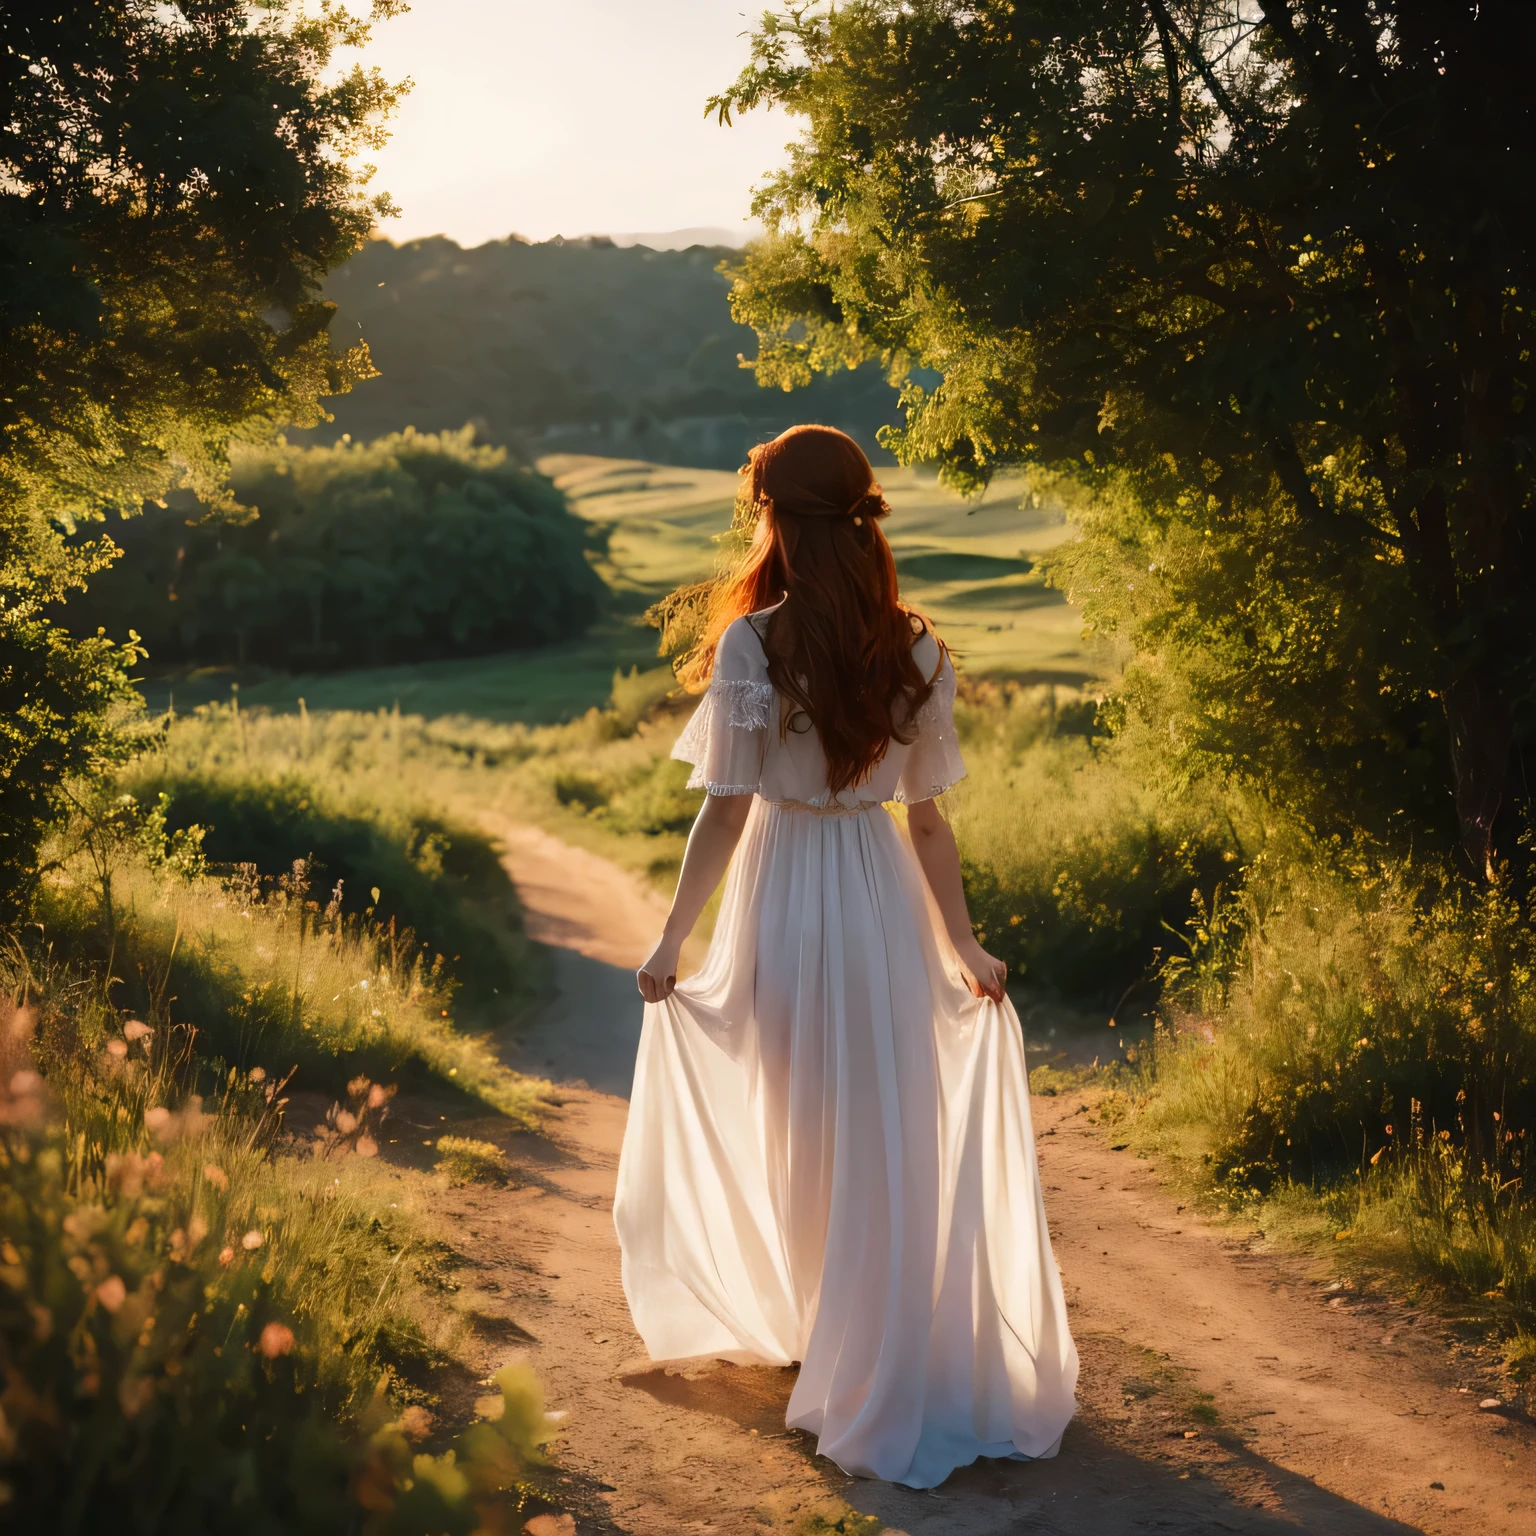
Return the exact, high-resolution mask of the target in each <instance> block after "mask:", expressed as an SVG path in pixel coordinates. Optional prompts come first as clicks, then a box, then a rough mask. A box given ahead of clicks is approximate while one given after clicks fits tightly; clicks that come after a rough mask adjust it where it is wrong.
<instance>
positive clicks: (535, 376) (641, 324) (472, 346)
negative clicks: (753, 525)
mask: <svg viewBox="0 0 1536 1536" xmlns="http://www.w3.org/2000/svg"><path fill="white" fill-rule="evenodd" d="M730 254H731V253H730V252H728V251H727V250H725V249H723V248H720V247H704V246H695V247H693V248H692V249H690V250H685V251H653V250H648V249H646V248H645V247H643V246H633V247H629V248H626V249H619V248H616V247H615V246H614V245H612V244H611V243H610V242H609V241H607V240H603V239H592V240H551V241H548V242H546V243H545V244H542V245H530V244H528V243H527V242H526V241H524V240H521V239H519V238H517V237H516V236H513V237H510V238H508V239H506V240H495V241H491V242H489V243H487V244H485V245H482V246H478V247H476V248H475V249H473V250H461V249H460V248H459V247H458V246H457V245H456V244H455V243H454V242H453V241H451V240H447V239H444V238H442V237H441V236H438V237H435V238H432V239H428V240H412V241H409V242H407V243H405V244H403V245H398V246H397V245H393V244H391V243H390V242H389V241H388V240H371V241H369V242H368V244H367V245H366V246H364V247H363V249H362V250H361V251H360V252H359V253H358V254H357V255H356V256H355V257H353V259H352V260H351V261H350V262H348V263H347V265H345V266H344V267H342V268H340V269H339V270H338V271H336V272H335V273H333V274H332V275H331V277H330V279H329V280H328V281H327V283H326V295H327V297H328V298H329V299H330V300H331V301H333V302H334V303H335V304H336V305H337V317H336V322H335V326H336V334H337V335H341V336H349V337H350V336H362V337H366V338H367V343H368V347H369V350H370V354H371V356H372V357H373V358H374V359H375V360H376V361H377V363H378V366H379V369H380V370H381V372H380V376H379V377H378V378H376V379H372V380H370V381H369V382H368V383H367V385H366V386H365V387H363V388H360V389H358V390H356V391H354V392H353V393H352V394H351V395H349V396H348V397H347V398H346V400H345V401H339V402H337V405H336V407H335V410H336V419H335V423H334V425H331V426H327V427H324V428H322V429H321V433H322V434H323V435H324V436H326V437H329V436H332V435H334V434H336V433H340V432H350V433H351V434H352V436H353V437H354V438H357V439H365V438H370V437H375V436H378V435H379V434H381V433H385V432H398V431H399V430H400V429H401V428H402V427H405V426H408V425H409V426H414V427H416V428H417V429H418V430H419V431H423V432H445V431H452V430H454V429H456V428H458V427H461V426H462V425H463V424H464V423H465V422H466V421H470V422H474V423H475V424H476V426H477V427H478V428H479V430H480V431H481V432H482V433H483V434H484V435H485V436H486V437H488V438H489V439H490V440H491V441H493V442H499V443H511V444H515V445H517V446H518V447H519V448H521V449H523V450H524V451H525V452H527V453H528V454H529V455H530V456H532V455H533V454H534V453H536V452H553V453H607V454H620V455H623V456H625V457H636V458H645V459H653V460H656V461H657V462H659V463H663V464H687V465H707V466H712V467H715V468H719V469H731V470H734V469H735V468H736V467H737V466H738V465H739V464H740V463H741V462H742V460H743V459H744V458H745V457H746V453H747V449H748V448H750V447H751V446H752V444H753V443H755V442H758V441H760V440H761V439H762V438H764V437H771V436H773V435H774V434H775V433H777V432H779V431H781V430H783V428H785V427H787V426H790V425H792V424H793V423H794V422H796V421H800V420H802V419H804V418H805V416H806V415H807V414H808V415H809V416H810V417H812V418H813V419H815V420H821V421H832V422H834V423H835V424H836V425H838V426H841V427H844V428H846V429H847V430H849V431H851V432H853V433H854V434H855V435H856V436H858V437H859V438H860V439H861V440H863V441H864V442H866V443H868V445H869V446H870V447H871V448H874V446H875V433H876V431H877V430H878V429H879V428H880V427H881V426H883V425H885V424H886V423H888V422H891V421H893V420H894V419H895V417H896V394H895V391H894V390H893V389H891V387H890V386H889V384H887V382H886V380H885V379H884V377H883V376H882V374H881V372H880V370H879V369H878V368H871V369H866V370H864V371H863V372H862V373H859V374H856V375H854V376H853V377H850V378H846V379H838V380H822V381H820V382H819V384H818V386H817V387H816V388H814V389H812V390H811V392H810V393H809V395H808V396H807V397H806V398H804V399H800V400H786V399H785V398H784V397H783V395H782V394H779V393H769V392H767V391H765V390H763V389H760V388H759V387H758V384H757V381H756V380H755V379H754V378H753V376H752V374H751V373H750V372H748V371H744V370H743V369H742V367H741V365H740V356H741V354H742V353H743V352H750V351H751V350H752V333H751V332H750V331H749V330H748V329H747V328H746V327H745V326H743V325H738V324H736V323H734V322H733V321H732V318H731V312H730V307H729V304H728V303H727V298H726V294H727V288H728V284H727V281H726V279H725V278H724V277H722V276H721V275H720V273H719V271H718V267H719V265H720V263H721V261H722V259H724V258H725V257H727V256H728V255H730Z"/></svg>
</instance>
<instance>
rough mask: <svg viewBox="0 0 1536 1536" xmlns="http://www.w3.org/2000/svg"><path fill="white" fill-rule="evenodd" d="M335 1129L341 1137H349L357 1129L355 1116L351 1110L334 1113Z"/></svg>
mask: <svg viewBox="0 0 1536 1536" xmlns="http://www.w3.org/2000/svg"><path fill="white" fill-rule="evenodd" d="M336 1129H337V1130H338V1131H340V1132H341V1134H342V1135H343V1136H350V1135H351V1134H352V1132H353V1131H355V1130H356V1129H357V1116H356V1115H354V1114H353V1113H352V1112H351V1110H347V1109H342V1110H338V1111H337V1113H336Z"/></svg>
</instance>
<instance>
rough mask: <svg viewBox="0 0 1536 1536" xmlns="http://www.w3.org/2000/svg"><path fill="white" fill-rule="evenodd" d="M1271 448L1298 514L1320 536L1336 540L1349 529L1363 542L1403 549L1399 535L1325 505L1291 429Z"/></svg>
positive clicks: (1272, 441)
mask: <svg viewBox="0 0 1536 1536" xmlns="http://www.w3.org/2000/svg"><path fill="white" fill-rule="evenodd" d="M1268 447H1269V455H1270V458H1271V459H1272V460H1273V461H1274V465H1275V473H1276V475H1277V476H1278V477H1279V479H1280V484H1281V486H1282V488H1283V489H1284V490H1285V493H1286V494H1287V495H1288V496H1289V497H1290V498H1291V500H1292V502H1294V503H1295V506H1296V510H1297V511H1298V512H1299V513H1301V515H1302V517H1304V518H1305V519H1306V520H1307V522H1308V523H1310V524H1311V525H1312V526H1313V527H1315V528H1316V529H1318V531H1319V532H1321V533H1323V534H1325V535H1326V536H1327V537H1329V538H1331V539H1335V540H1336V539H1337V538H1338V535H1339V532H1340V530H1341V529H1345V528H1348V529H1352V530H1353V531H1354V532H1355V533H1356V534H1357V535H1358V536H1360V537H1362V538H1367V539H1371V540H1374V541H1375V542H1377V543H1380V544H1387V545H1390V546H1391V547H1392V548H1394V549H1401V548H1402V546H1403V541H1402V540H1401V539H1400V538H1399V537H1398V536H1397V535H1396V534H1395V533H1388V532H1387V531H1386V529H1385V528H1378V527H1377V526H1376V524H1375V523H1373V522H1371V520H1370V519H1369V518H1365V517H1360V516H1358V515H1357V514H1356V513H1354V512H1330V511H1329V510H1328V509H1327V508H1326V507H1325V506H1324V505H1323V504H1322V502H1321V501H1320V500H1319V499H1318V495H1317V492H1316V491H1315V490H1313V489H1312V482H1311V481H1310V480H1309V479H1308V478H1307V471H1306V466H1305V465H1304V464H1303V463H1302V462H1301V454H1300V453H1299V452H1297V449H1296V440H1295V438H1293V437H1292V436H1291V434H1290V430H1289V429H1288V428H1287V429H1286V430H1284V431H1281V432H1276V433H1275V434H1274V435H1273V436H1272V437H1271V438H1270V439H1269V443H1268Z"/></svg>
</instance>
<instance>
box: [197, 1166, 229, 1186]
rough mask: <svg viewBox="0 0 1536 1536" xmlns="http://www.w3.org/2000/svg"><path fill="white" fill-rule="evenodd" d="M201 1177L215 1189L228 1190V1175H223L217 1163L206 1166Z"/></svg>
mask: <svg viewBox="0 0 1536 1536" xmlns="http://www.w3.org/2000/svg"><path fill="white" fill-rule="evenodd" d="M203 1177H204V1178H205V1179H207V1180H208V1182H209V1183H210V1184H212V1185H213V1187H214V1188H215V1189H228V1188H229V1175H228V1174H227V1173H225V1172H224V1170H223V1169H222V1168H220V1167H219V1165H218V1164H217V1163H209V1164H208V1166H207V1167H206V1168H204V1169H203Z"/></svg>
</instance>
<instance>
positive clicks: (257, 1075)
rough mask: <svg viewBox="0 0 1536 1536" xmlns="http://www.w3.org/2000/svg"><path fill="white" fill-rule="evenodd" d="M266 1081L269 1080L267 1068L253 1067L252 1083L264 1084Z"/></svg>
mask: <svg viewBox="0 0 1536 1536" xmlns="http://www.w3.org/2000/svg"><path fill="white" fill-rule="evenodd" d="M266 1080H267V1069H266V1068H265V1067H252V1068H251V1081H252V1082H253V1083H264V1082H266Z"/></svg>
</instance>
